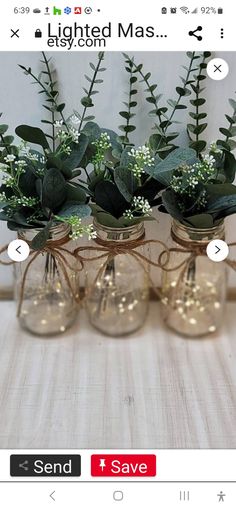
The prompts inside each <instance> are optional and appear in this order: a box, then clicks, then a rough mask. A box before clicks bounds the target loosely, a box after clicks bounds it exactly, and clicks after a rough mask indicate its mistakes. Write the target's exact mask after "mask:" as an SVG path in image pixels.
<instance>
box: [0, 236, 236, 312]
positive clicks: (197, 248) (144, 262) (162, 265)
mask: <svg viewBox="0 0 236 511" xmlns="http://www.w3.org/2000/svg"><path fill="white" fill-rule="evenodd" d="M171 237H172V239H173V241H174V242H175V243H176V244H177V245H178V246H176V247H173V248H169V247H168V246H167V245H166V244H165V243H163V242H162V241H160V240H155V239H150V240H149V239H148V240H145V239H144V236H142V237H141V238H139V239H137V240H127V241H117V240H102V239H101V238H96V239H95V243H94V244H93V245H84V246H80V247H78V248H76V249H75V250H73V251H70V250H69V249H67V248H65V247H64V245H65V244H67V243H68V242H69V241H70V238H69V236H68V235H67V236H65V237H64V238H63V239H59V240H48V241H47V243H46V245H45V246H44V248H43V249H42V250H38V251H37V250H36V251H35V250H32V249H31V250H30V255H29V261H28V262H27V264H26V267H25V269H24V272H23V276H22V281H21V286H20V296H19V303H18V310H17V316H20V313H21V309H22V304H23V301H24V295H25V285H26V280H27V276H28V272H29V270H30V268H31V265H32V264H33V263H34V261H35V260H36V259H37V258H38V257H39V256H40V255H43V254H50V255H51V256H53V257H54V259H55V261H56V263H57V265H58V267H59V268H60V269H61V271H62V274H63V275H64V278H65V281H66V283H67V285H68V288H69V289H70V291H71V294H72V296H73V298H74V300H75V301H76V302H77V303H81V300H80V298H79V296H78V295H77V294H76V293H75V292H74V289H73V286H72V284H71V280H70V275H69V273H68V269H69V270H71V271H73V272H74V271H75V267H73V266H72V265H71V264H70V263H69V262H68V260H67V256H70V257H72V258H73V259H74V261H76V262H78V261H79V263H80V268H78V271H81V270H83V268H84V265H85V263H91V262H95V261H99V260H101V266H100V268H99V270H98V272H97V275H96V277H95V279H94V282H93V284H92V286H91V287H90V290H89V292H88V294H90V293H92V291H93V289H94V286H95V285H96V283H97V282H98V281H99V279H100V278H101V277H102V275H103V272H104V271H105V269H106V268H107V266H108V265H109V264H110V262H111V261H112V260H114V258H115V257H116V256H119V255H124V254H127V255H130V256H131V257H133V258H134V260H136V261H137V262H138V263H139V264H140V266H141V267H142V269H143V270H144V272H145V274H146V275H147V278H148V282H149V284H150V285H151V287H152V289H153V291H154V293H155V294H156V295H157V297H158V298H160V299H162V298H163V297H164V295H163V293H162V291H161V290H160V289H159V288H158V287H157V286H156V284H155V283H154V282H153V280H152V278H151V275H150V271H149V268H148V267H149V266H151V267H155V268H159V269H161V270H163V271H165V272H174V271H177V270H181V271H180V273H179V276H178V281H177V283H176V286H175V292H176V293H177V292H178V290H179V288H180V285H181V282H182V280H183V278H184V275H185V273H186V272H187V271H188V269H189V267H190V266H191V264H192V263H194V262H195V261H196V258H197V257H199V256H206V247H207V245H208V243H209V240H202V241H185V240H183V239H181V238H179V237H178V236H177V235H176V234H175V233H174V232H173V230H171ZM146 246H150V247H151V246H159V247H160V248H162V250H161V252H160V254H159V255H158V256H157V257H156V259H155V260H153V259H151V258H150V257H148V256H146V255H144V254H143V253H141V252H140V251H139V249H140V248H143V247H146ZM228 246H229V247H233V246H236V242H233V243H229V244H228ZM7 248H8V246H7V245H5V246H4V247H2V248H1V249H0V255H1V254H3V253H5V252H7ZM84 252H89V254H91V255H88V254H86V255H83V253H84ZM92 253H95V254H96V255H94V256H93V255H92ZM172 253H176V254H186V258H184V259H183V260H182V261H180V262H179V263H178V264H177V265H171V266H169V264H170V261H171V254H172ZM223 263H225V264H226V265H227V266H228V267H230V268H232V269H233V270H234V271H236V261H235V260H232V259H228V258H227V259H225V260H224V261H223ZM0 264H2V265H4V266H10V265H12V264H14V262H13V261H10V262H7V261H3V260H1V259H0ZM88 294H87V296H88Z"/></svg>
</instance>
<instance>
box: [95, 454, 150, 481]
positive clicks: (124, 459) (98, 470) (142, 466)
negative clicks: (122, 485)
mask: <svg viewBox="0 0 236 511" xmlns="http://www.w3.org/2000/svg"><path fill="white" fill-rule="evenodd" d="M91 475H92V476H93V477H122V478H123V477H155V475H156V456H155V454H117V455H116V454H93V455H92V456H91Z"/></svg>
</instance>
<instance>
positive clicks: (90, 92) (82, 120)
mask: <svg viewBox="0 0 236 511" xmlns="http://www.w3.org/2000/svg"><path fill="white" fill-rule="evenodd" d="M103 59H104V52H101V53H99V55H98V62H97V66H96V68H95V71H94V74H93V77H92V79H91V83H90V87H89V90H88V95H87V98H88V100H91V96H92V92H93V88H94V85H95V80H96V78H97V74H98V72H99V69H100V66H101V63H102V61H103ZM87 108H88V106H87V105H85V106H84V110H83V113H82V116H81V120H80V124H79V129H78V131H79V133H80V131H81V128H82V125H83V122H84V118H85V116H86V112H87Z"/></svg>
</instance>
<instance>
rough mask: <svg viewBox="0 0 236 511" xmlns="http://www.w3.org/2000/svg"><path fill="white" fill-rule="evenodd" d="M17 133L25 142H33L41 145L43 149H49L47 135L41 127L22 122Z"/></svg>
mask: <svg viewBox="0 0 236 511" xmlns="http://www.w3.org/2000/svg"><path fill="white" fill-rule="evenodd" d="M16 134H17V135H18V137H20V138H22V139H23V140H24V141H25V142H31V144H37V145H40V146H41V147H43V149H49V144H48V141H47V139H46V136H45V135H44V133H43V131H42V130H41V129H40V128H34V127H33V126H28V125H26V124H22V125H21V126H18V127H17V128H16Z"/></svg>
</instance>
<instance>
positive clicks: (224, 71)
mask: <svg viewBox="0 0 236 511" xmlns="http://www.w3.org/2000/svg"><path fill="white" fill-rule="evenodd" d="M228 73H229V65H228V63H227V62H226V60H224V59H218V58H217V59H211V60H210V61H209V62H208V64H207V74H208V76H209V77H210V78H211V79H212V80H217V81H218V80H224V79H225V78H226V76H227V75H228Z"/></svg>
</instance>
